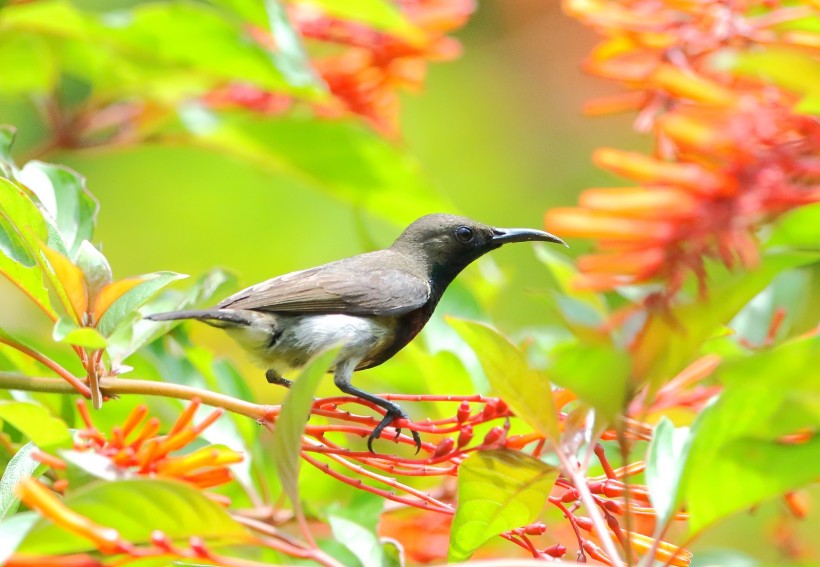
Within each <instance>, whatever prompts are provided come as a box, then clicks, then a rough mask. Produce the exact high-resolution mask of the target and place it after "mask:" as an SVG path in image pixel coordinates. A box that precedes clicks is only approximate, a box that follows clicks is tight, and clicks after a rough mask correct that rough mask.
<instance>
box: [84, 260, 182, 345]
mask: <svg viewBox="0 0 820 567" xmlns="http://www.w3.org/2000/svg"><path fill="white" fill-rule="evenodd" d="M139 277H140V279H142V282H140V283H139V284H138V285H135V286H134V287H132V288H131V289H129V290H128V291H127V292H125V293H124V294H122V295H121V296H120V297H119V298H118V299H117V300H116V301H114V302H113V303H112V304H111V306H110V307H109V308H108V309H106V311H105V314H104V315H103V316H102V317H101V318H100V320H99V323H98V324H97V329H99V331H100V333H102V334H103V336H105V337H107V336H110V335H111V333H113V332H114V331H115V330H116V329H117V326H118V325H119V324H120V323H122V322H123V320H124V319H125V318H127V317H128V316H129V315H130V314H131V313H132V312H134V311H136V309H137V308H138V307H139V306H141V305H143V304H144V303H145V302H146V301H148V300H149V299H151V298H152V297H154V296H155V295H156V294H157V293H159V292H160V290H162V289H163V288H164V287H166V286H167V285H169V284H170V283H172V282H174V281H176V280H179V279H182V278H187V277H188V276H186V275H184V274H177V273H175V272H156V273H154V274H147V275H144V276H139Z"/></svg>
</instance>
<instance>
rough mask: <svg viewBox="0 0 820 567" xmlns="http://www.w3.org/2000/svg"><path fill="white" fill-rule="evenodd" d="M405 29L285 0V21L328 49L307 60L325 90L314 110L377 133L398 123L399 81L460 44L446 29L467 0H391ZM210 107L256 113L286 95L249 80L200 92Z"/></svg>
mask: <svg viewBox="0 0 820 567" xmlns="http://www.w3.org/2000/svg"><path fill="white" fill-rule="evenodd" d="M396 4H397V7H398V8H399V10H400V11H401V13H402V15H403V16H404V17H405V18H406V20H407V21H408V22H409V23H410V24H412V29H411V30H409V31H408V32H407V33H406V34H404V35H406V37H399V36H397V35H393V34H390V33H387V32H383V31H379V30H375V29H373V28H371V27H368V26H366V25H364V24H360V23H357V22H351V21H347V20H343V19H339V18H335V17H333V16H330V15H328V14H327V13H325V12H323V11H322V10H321V9H320V8H319V7H318V6H315V5H313V4H308V3H295V4H291V5H289V6H288V12H289V16H290V19H291V22H292V24H293V26H294V27H295V28H296V30H297V31H298V32H299V34H300V35H301V36H302V37H303V38H305V39H308V40H313V41H316V42H319V43H321V44H322V45H323V46H325V50H326V48H327V47H328V46H329V47H331V48H332V49H333V52H332V54H330V55H326V56H319V57H317V58H315V60H314V61H312V63H313V65H314V67H315V69H316V71H317V72H318V73H319V75H320V76H321V78H322V79H323V80H324V81H325V83H326V84H327V87H328V89H329V90H330V93H331V94H332V95H333V96H332V99H331V100H330V102H329V103H325V104H322V105H321V106H317V108H316V112H317V113H318V114H320V115H322V116H327V117H335V116H341V115H346V114H355V115H358V116H361V117H362V118H364V119H365V120H367V121H368V122H369V123H370V124H371V125H372V126H373V127H374V128H375V129H376V130H378V131H379V132H381V133H382V134H384V135H388V136H396V135H397V134H398V129H399V128H398V124H399V95H398V91H399V89H403V88H407V89H418V88H420V87H421V86H422V84H423V80H424V75H425V72H426V69H427V63H428V61H442V60H447V59H452V58H454V57H456V56H457V55H458V54H459V51H460V45H459V44H458V42H457V41H456V40H454V39H452V38H449V37H447V36H446V34H447V33H448V32H451V31H453V30H455V29H458V28H460V27H461V26H463V25H464V24H465V23H466V21H467V18H468V17H469V16H470V14H472V12H473V10H474V9H475V2H474V0H399V1H397V2H396ZM252 35H253V36H254V37H255V38H256V40H257V41H259V43H260V44H262V45H267V46H269V47H270V48H271V49H275V48H276V47H275V45H272V41H271V38H270V36H269V35H268V34H267V32H264V31H262V30H252ZM204 101H205V103H206V104H209V105H211V106H214V107H217V108H223V107H231V106H234V107H236V106H240V107H244V108H248V109H250V110H253V111H255V112H260V113H264V114H278V113H281V112H284V111H285V110H287V109H288V108H289V107H290V104H291V100H290V99H289V98H288V97H286V96H283V95H281V94H277V93H271V92H267V91H262V90H260V89H257V88H256V87H252V86H249V85H239V84H232V85H227V86H225V87H224V88H222V89H218V90H216V91H214V92H212V93H210V94H209V95H208V96H206V97H205V100H204Z"/></svg>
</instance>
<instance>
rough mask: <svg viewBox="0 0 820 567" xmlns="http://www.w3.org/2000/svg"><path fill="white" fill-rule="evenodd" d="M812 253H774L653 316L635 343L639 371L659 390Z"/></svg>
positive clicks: (813, 257)
mask: <svg viewBox="0 0 820 567" xmlns="http://www.w3.org/2000/svg"><path fill="white" fill-rule="evenodd" d="M816 259H817V256H816V255H815V254H811V253H798V252H782V251H779V252H775V251H772V252H769V253H767V254H765V255H764V256H763V258H762V259H761V263H760V265H759V266H758V267H757V268H755V269H752V270H750V271H748V272H744V273H736V274H732V275H730V276H728V277H727V278H725V279H724V280H723V281H721V282H720V283H719V284H717V285H714V286H712V287H711V288H710V289H709V292H708V296H707V297H706V298H705V299H690V300H686V301H683V302H681V303H680V304H678V305H676V306H674V307H672V308H671V310H669V311H666V310H657V311H654V312H652V313H651V314H650V315H649V318H648V320H647V321H646V323H645V324H644V326H643V328H642V329H641V331H640V333H639V335H638V337H637V338H636V340H635V342H634V343H633V345H632V355H633V369H632V370H633V375H634V378H635V379H636V380H637V382H638V383H639V384H644V383H649V384H651V385H652V388H653V389H656V388H658V387H659V386H660V385H662V384H663V383H665V382H666V381H668V380H671V379H672V378H673V377H674V376H675V375H677V374H678V372H680V371H681V370H683V368H685V367H686V365H687V364H689V363H690V362H692V360H693V358H694V357H695V356H696V355H697V353H698V350H699V349H700V348H701V345H702V344H703V342H704V341H705V340H706V339H708V338H709V337H711V336H713V335H714V334H715V333H716V332H717V331H718V330H719V329H720V328H721V327H722V326H723V325H726V324H727V323H728V322H729V321H730V320H731V319H732V318H733V317H734V316H735V315H737V313H738V312H739V311H740V310H741V309H742V308H743V306H745V305H746V304H747V303H748V302H749V300H750V299H752V298H753V297H754V296H755V295H757V294H758V293H760V292H761V291H762V290H763V289H765V288H766V286H768V285H769V283H770V282H771V281H772V279H773V278H774V277H775V276H776V275H777V274H779V273H780V272H782V271H785V270H788V269H791V268H795V267H798V266H801V265H805V264H808V263H811V262H814V261H816Z"/></svg>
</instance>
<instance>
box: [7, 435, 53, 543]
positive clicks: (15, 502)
mask: <svg viewBox="0 0 820 567" xmlns="http://www.w3.org/2000/svg"><path fill="white" fill-rule="evenodd" d="M37 450H38V447H37V445H35V444H34V443H31V442H29V443H26V444H25V445H23V446H22V447H20V449H19V450H18V451H17V452H16V453H15V454H14V456H13V457H12V458H11V460H10V461H9V463H8V465H6V470H5V471H4V472H3V478H0V522H2V521H3V520H4V519H5V518H6V516H9V515H11V514H14V513H15V512H16V511H17V507H18V506H19V505H20V499H19V498H17V495H16V494H14V487H15V486H17V483H18V482H20V481H21V480H22V479H24V478H29V477H31V476H34V473H35V471H36V470H37V469H38V468H41V467H42V468H43V469H45V466H44V465H43V464H41V463H40V462H39V461H35V460H34V459H32V458H31V454H32V453H33V452H34V451H37ZM0 549H2V546H0ZM0 553H2V552H0Z"/></svg>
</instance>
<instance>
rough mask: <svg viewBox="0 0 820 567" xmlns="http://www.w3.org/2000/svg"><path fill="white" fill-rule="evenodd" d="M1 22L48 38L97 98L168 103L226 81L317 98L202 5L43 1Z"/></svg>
mask: <svg viewBox="0 0 820 567" xmlns="http://www.w3.org/2000/svg"><path fill="white" fill-rule="evenodd" d="M3 16H4V19H3V24H4V28H5V30H17V31H20V32H28V33H33V34H37V35H40V36H43V37H47V38H48V39H49V41H50V42H51V43H52V44H53V45H54V47H55V49H54V51H55V54H56V56H57V57H59V58H60V63H61V66H62V67H63V68H64V69H65V70H66V71H67V72H68V74H71V75H74V76H78V77H81V78H84V79H85V80H86V81H87V82H89V83H90V84H91V86H92V87H93V88H95V89H96V90H97V91H98V92H99V93H100V96H102V98H104V99H116V98H120V97H122V96H126V95H131V96H138V97H140V98H145V97H148V98H153V99H156V100H159V101H161V102H174V101H179V100H184V99H187V98H191V97H197V96H201V95H203V94H205V93H207V92H209V91H211V90H212V89H213V88H215V87H217V86H220V85H224V84H225V83H226V82H228V81H241V82H244V83H251V84H253V85H255V86H257V87H259V88H262V89H266V90H273V91H280V92H287V93H289V94H292V95H295V96H300V97H305V98H308V99H316V98H317V91H318V88H317V87H318V83H316V82H314V83H312V84H311V85H309V86H305V85H304V84H303V83H301V82H296V83H291V79H292V78H294V77H291V76H288V75H287V74H286V70H285V69H281V68H279V65H280V64H281V63H282V62H281V60H280V56H279V55H278V54H275V53H271V51H270V50H268V49H266V48H265V47H263V46H262V45H260V44H259V43H258V42H257V41H255V40H254V39H252V38H251V37H249V35H248V33H247V31H246V30H245V28H244V26H243V24H244V22H241V21H231V20H230V19H229V18H225V17H224V15H223V14H222V13H220V12H219V11H217V10H215V9H214V8H213V7H211V6H208V5H205V4H201V3H194V2H153V3H141V4H138V5H136V6H133V7H131V8H130V9H126V10H120V11H116V12H108V13H105V14H100V15H97V14H93V13H88V12H82V11H81V10H80V9H79V8H77V7H75V6H74V5H73V4H71V3H70V2H67V1H65V0H43V1H40V2H37V3H30V4H20V5H15V6H9V7H8V8H6V9H4V10H3ZM288 70H290V69H288Z"/></svg>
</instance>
